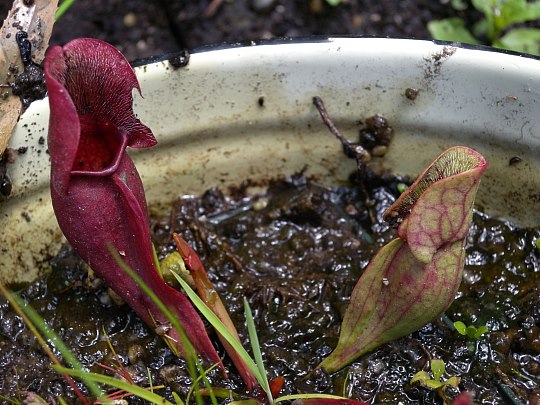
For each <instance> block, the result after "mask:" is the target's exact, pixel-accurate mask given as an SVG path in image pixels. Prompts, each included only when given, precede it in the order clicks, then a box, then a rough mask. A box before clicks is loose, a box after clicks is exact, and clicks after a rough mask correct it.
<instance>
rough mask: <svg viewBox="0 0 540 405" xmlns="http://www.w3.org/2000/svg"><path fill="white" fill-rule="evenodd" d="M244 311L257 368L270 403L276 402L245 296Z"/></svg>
mask: <svg viewBox="0 0 540 405" xmlns="http://www.w3.org/2000/svg"><path fill="white" fill-rule="evenodd" d="M244 313H245V316H246V323H247V327H248V333H249V341H250V342H251V350H252V351H253V357H255V363H257V368H258V369H259V373H260V374H261V376H262V378H263V380H264V384H261V383H260V382H259V384H261V387H262V389H263V390H264V392H266V395H268V400H269V403H271V404H272V403H274V398H272V392H271V391H270V384H268V376H267V373H266V369H265V368H264V362H263V358H262V353H261V345H260V343H259V337H258V336H257V328H256V327H255V321H254V320H253V313H252V312H251V308H250V306H249V303H248V301H247V299H246V297H244Z"/></svg>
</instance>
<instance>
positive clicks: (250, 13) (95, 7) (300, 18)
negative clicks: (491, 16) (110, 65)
mask: <svg viewBox="0 0 540 405" xmlns="http://www.w3.org/2000/svg"><path fill="white" fill-rule="evenodd" d="M4 3H5V4H0V13H1V14H0V15H4V14H5V13H7V9H8V7H9V3H10V2H9V1H5V2H4ZM212 3H213V4H218V3H219V6H218V7H217V8H214V7H213V6H212V5H211V4H212ZM457 15H460V16H462V17H464V18H465V19H467V20H470V21H473V20H475V19H477V18H478V14H477V13H476V12H475V11H474V10H473V9H472V7H469V9H467V10H466V11H461V12H458V11H456V10H454V9H453V8H452V7H451V6H450V5H449V1H448V0H400V1H395V0H380V1H376V2H374V1H370V0H343V1H342V3H341V4H340V5H339V6H337V7H333V6H330V5H329V4H328V3H327V2H326V1H325V0H291V1H285V0H234V1H228V0H223V1H220V2H216V1H213V2H212V1H210V0H197V1H183V0H159V1H145V0H78V1H76V2H75V3H74V5H73V6H72V7H71V9H70V10H69V11H68V12H67V13H66V14H65V15H64V16H63V17H62V18H61V19H60V20H59V21H58V22H57V23H56V25H55V28H54V32H53V36H52V40H51V43H52V44H64V43H66V42H67V41H69V40H71V39H74V38H80V37H93V38H99V39H103V40H105V41H107V42H109V43H111V44H113V45H114V46H116V47H118V48H119V49H120V50H121V51H122V52H123V53H124V54H125V55H126V57H127V58H128V60H134V59H137V58H144V57H149V56H155V55H160V54H163V53H169V52H176V51H178V50H179V49H182V48H189V49H192V48H196V47H200V46H203V45H209V44H219V43H223V42H233V43H234V42H239V41H248V42H249V41H253V40H259V39H263V38H276V37H284V36H285V37H299V36H309V35H361V36H378V37H385V36H390V37H399V38H419V39H430V35H429V33H428V31H427V28H426V26H427V23H428V22H429V21H431V20H436V19H441V18H447V17H455V16H457Z"/></svg>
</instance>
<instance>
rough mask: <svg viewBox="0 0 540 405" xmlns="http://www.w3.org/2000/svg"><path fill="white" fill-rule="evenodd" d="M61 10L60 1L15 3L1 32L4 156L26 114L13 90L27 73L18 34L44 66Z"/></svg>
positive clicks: (0, 103) (0, 148) (17, 0)
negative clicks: (23, 35) (19, 77)
mask: <svg viewBox="0 0 540 405" xmlns="http://www.w3.org/2000/svg"><path fill="white" fill-rule="evenodd" d="M57 7H58V0H15V1H14V2H13V6H12V8H11V10H10V11H9V13H8V15H7V18H6V19H5V20H4V23H3V25H2V28H1V30H0V84H1V86H2V87H1V88H0V90H1V94H0V155H1V154H2V153H3V152H4V150H5V148H6V146H7V143H8V140H9V137H10V136H11V132H12V131H13V128H14V127H15V124H16V123H17V120H18V119H19V115H20V114H21V112H22V105H21V102H20V100H19V98H18V97H17V96H14V95H13V94H12V93H11V89H10V87H9V84H10V83H12V82H13V81H14V80H15V78H16V77H17V74H18V73H20V72H23V70H24V68H23V64H22V61H21V55H20V52H19V47H18V46H17V42H16V41H15V34H16V33H17V32H18V31H25V32H27V33H28V40H29V41H30V43H31V44H32V59H33V61H34V62H35V63H41V62H42V61H43V58H44V56H45V51H46V50H47V47H48V45H49V38H50V37H51V32H52V28H53V25H54V14H55V12H56V9H57Z"/></svg>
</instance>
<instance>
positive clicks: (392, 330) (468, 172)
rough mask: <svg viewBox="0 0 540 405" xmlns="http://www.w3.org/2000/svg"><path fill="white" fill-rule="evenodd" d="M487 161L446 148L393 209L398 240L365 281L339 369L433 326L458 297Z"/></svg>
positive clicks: (338, 355)
mask: <svg viewBox="0 0 540 405" xmlns="http://www.w3.org/2000/svg"><path fill="white" fill-rule="evenodd" d="M486 167H487V163H486V161H485V159H484V158H483V156H482V155H480V154H479V153H478V152H476V151H474V150H472V149H470V148H467V147H462V146H457V147H453V148H450V149H448V150H446V151H445V152H444V153H442V154H441V155H440V156H439V157H438V158H437V159H435V161H434V162H433V163H432V164H431V165H430V166H429V167H428V168H427V169H426V170H425V171H424V172H423V173H422V174H421V175H420V176H419V177H418V179H417V180H416V181H415V182H414V183H413V185H412V186H411V187H409V188H408V189H407V190H406V191H405V192H404V193H403V194H401V196H400V197H399V198H398V199H397V200H396V202H395V203H394V204H393V205H392V206H391V207H390V208H389V209H388V210H387V211H386V213H385V218H386V219H387V220H388V221H390V222H391V223H393V224H395V225H398V226H399V227H398V237H397V238H396V239H394V240H392V241H391V242H390V243H388V244H387V245H385V246H383V247H382V248H381V249H380V250H379V251H378V252H377V254H376V255H375V256H374V257H373V259H372V260H371V262H370V263H369V264H368V266H367V268H366V269H365V270H364V273H363V274H362V276H361V277H360V279H359V280H358V283H357V284H356V286H355V288H354V290H353V292H352V294H351V300H350V303H349V306H348V307H347V310H346V312H345V316H344V319H343V323H342V325H341V331H340V337H339V341H338V344H337V347H336V348H335V350H334V351H333V352H332V353H331V354H330V355H329V356H328V357H327V358H326V359H324V360H323V361H322V363H321V364H320V365H319V367H321V368H323V369H325V370H327V371H328V372H334V371H337V370H339V369H340V368H342V367H344V366H345V365H347V364H349V363H350V362H352V361H354V360H355V359H357V358H358V357H360V356H362V355H363V354H365V353H367V352H370V351H372V350H374V349H375V348H377V347H378V346H380V345H382V344H383V343H386V342H389V341H391V340H394V339H397V338H399V337H402V336H405V335H407V334H409V333H411V332H414V331H416V330H417V329H419V328H421V327H422V326H424V325H425V324H427V323H429V322H430V321H432V320H433V319H435V318H436V317H437V316H439V315H440V314H441V313H442V312H444V311H445V310H446V309H447V308H448V307H449V306H450V304H451V303H452V302H453V300H454V297H455V295H456V292H457V289H458V287H459V285H460V283H461V278H462V274H463V266H464V263H465V249H464V246H465V240H466V237H467V233H468V231H469V228H470V226H471V222H472V214H473V203H474V199H475V196H476V192H477V190H478V185H479V183H480V178H481V176H482V174H483V172H484V170H485V169H486Z"/></svg>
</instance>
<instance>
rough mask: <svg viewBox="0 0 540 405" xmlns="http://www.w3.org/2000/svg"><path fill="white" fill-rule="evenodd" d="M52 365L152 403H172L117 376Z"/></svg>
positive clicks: (54, 367)
mask: <svg viewBox="0 0 540 405" xmlns="http://www.w3.org/2000/svg"><path fill="white" fill-rule="evenodd" d="M52 367H53V369H54V370H56V371H57V372H59V373H62V374H67V375H70V376H73V377H76V378H79V379H83V380H90V381H92V382H94V383H99V384H107V385H109V386H111V387H115V388H118V389H120V390H124V391H126V392H129V393H131V394H133V395H136V396H137V397H139V398H141V399H145V400H147V401H149V402H150V403H152V404H156V405H174V404H173V403H172V402H169V401H167V400H166V399H165V398H163V397H162V396H160V395H158V394H155V393H153V392H151V391H148V390H145V389H144V388H141V387H139V386H138V385H135V384H131V383H128V382H126V381H123V380H120V379H118V378H114V377H109V376H106V375H102V374H96V373H89V372H86V371H81V370H73V369H70V368H66V367H60V366H52Z"/></svg>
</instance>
